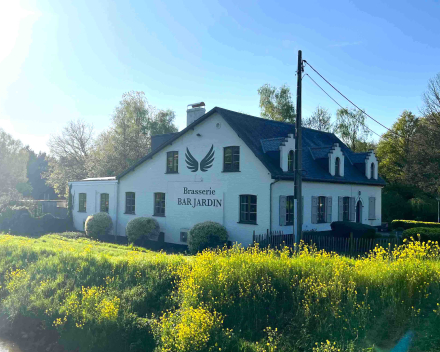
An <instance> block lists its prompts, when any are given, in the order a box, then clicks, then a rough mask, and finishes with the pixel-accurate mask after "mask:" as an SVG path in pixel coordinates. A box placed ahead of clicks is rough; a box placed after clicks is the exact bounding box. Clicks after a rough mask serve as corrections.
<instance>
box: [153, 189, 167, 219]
mask: <svg viewBox="0 0 440 352" xmlns="http://www.w3.org/2000/svg"><path fill="white" fill-rule="evenodd" d="M154 215H155V216H165V193H161V192H158V193H154Z"/></svg>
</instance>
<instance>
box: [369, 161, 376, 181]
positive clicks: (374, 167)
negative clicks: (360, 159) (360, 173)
mask: <svg viewBox="0 0 440 352" xmlns="http://www.w3.org/2000/svg"><path fill="white" fill-rule="evenodd" d="M370 175H371V178H376V165H375V164H374V163H371V173H370Z"/></svg>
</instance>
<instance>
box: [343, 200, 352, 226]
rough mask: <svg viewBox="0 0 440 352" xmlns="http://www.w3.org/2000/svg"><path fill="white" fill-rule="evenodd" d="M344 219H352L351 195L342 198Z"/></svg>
mask: <svg viewBox="0 0 440 352" xmlns="http://www.w3.org/2000/svg"><path fill="white" fill-rule="evenodd" d="M342 221H350V197H344V198H343V199H342Z"/></svg>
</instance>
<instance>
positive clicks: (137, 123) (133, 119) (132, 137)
mask: <svg viewBox="0 0 440 352" xmlns="http://www.w3.org/2000/svg"><path fill="white" fill-rule="evenodd" d="M174 119H175V114H174V112H173V111H171V110H157V109H156V108H155V107H153V106H151V105H149V104H148V101H147V99H146V98H145V94H144V93H143V92H133V91H132V92H128V93H125V94H124V95H123V96H122V100H121V102H120V103H119V105H118V106H117V107H116V109H115V112H114V114H113V118H112V126H111V127H110V128H109V129H108V130H107V131H104V132H103V133H101V134H100V135H99V136H98V138H97V140H96V143H95V149H94V150H93V153H92V155H91V158H90V159H89V164H88V169H89V173H90V174H91V175H93V176H114V175H117V174H119V173H121V172H122V171H124V170H125V169H126V168H128V167H130V166H131V165H133V164H134V163H135V162H136V161H137V160H139V159H140V158H142V157H143V156H144V155H146V154H147V153H148V152H149V151H150V148H151V136H153V135H155V134H164V133H171V132H177V127H176V126H175V125H174Z"/></svg>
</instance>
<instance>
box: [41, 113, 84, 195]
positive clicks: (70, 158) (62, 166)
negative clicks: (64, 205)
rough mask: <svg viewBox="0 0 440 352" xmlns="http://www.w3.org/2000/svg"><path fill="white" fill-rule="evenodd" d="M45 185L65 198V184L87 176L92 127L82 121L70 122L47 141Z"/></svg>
mask: <svg viewBox="0 0 440 352" xmlns="http://www.w3.org/2000/svg"><path fill="white" fill-rule="evenodd" d="M48 145H49V149H50V158H49V170H48V172H47V173H46V174H45V177H47V183H48V184H49V185H50V186H51V187H53V188H54V189H55V192H56V193H57V194H58V195H59V196H61V197H67V196H68V194H67V189H68V187H67V182H69V181H78V180H82V179H84V178H86V177H87V176H88V172H87V167H86V165H87V160H88V158H89V155H90V152H91V150H92V147H93V127H92V126H91V125H89V124H87V123H85V122H84V121H81V120H77V121H70V122H69V123H68V124H67V126H65V127H64V128H63V130H62V131H61V133H59V134H57V135H52V136H51V137H50V140H49V143H48Z"/></svg>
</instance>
